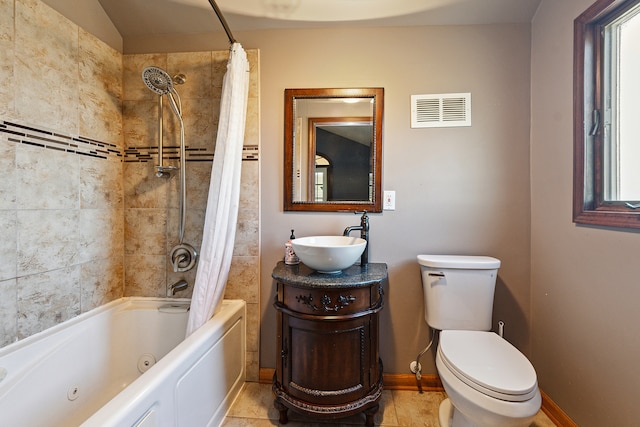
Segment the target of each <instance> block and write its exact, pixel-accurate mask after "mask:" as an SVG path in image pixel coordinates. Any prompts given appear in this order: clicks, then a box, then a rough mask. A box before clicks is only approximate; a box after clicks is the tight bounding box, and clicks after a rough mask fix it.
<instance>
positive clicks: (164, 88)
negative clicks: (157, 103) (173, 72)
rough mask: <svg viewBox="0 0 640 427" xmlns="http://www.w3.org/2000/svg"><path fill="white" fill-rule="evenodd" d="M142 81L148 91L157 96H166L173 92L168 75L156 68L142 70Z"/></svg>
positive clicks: (171, 82)
mask: <svg viewBox="0 0 640 427" xmlns="http://www.w3.org/2000/svg"><path fill="white" fill-rule="evenodd" d="M142 81H144V84H146V85H147V87H148V88H149V89H151V90H152V91H153V92H155V93H157V94H158V95H166V94H168V93H169V92H174V91H175V89H174V88H173V81H172V79H171V77H170V76H169V74H167V73H166V72H165V71H164V70H163V69H161V68H158V67H147V68H145V69H144V70H142Z"/></svg>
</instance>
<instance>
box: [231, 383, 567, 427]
mask: <svg viewBox="0 0 640 427" xmlns="http://www.w3.org/2000/svg"><path fill="white" fill-rule="evenodd" d="M445 397H446V395H445V394H444V393H442V392H426V393H422V394H420V393H418V392H417V391H405V390H385V391H383V393H382V400H381V402H380V411H378V413H377V414H376V416H375V425H380V426H389V427H400V426H402V427H410V426H411V427H413V426H416V427H417V426H426V427H439V426H440V424H439V423H438V406H439V405H440V402H441V401H442V400H443V399H444V398H445ZM278 418H279V413H278V411H277V410H276V409H275V408H274V407H273V395H272V394H271V385H270V384H258V383H252V382H248V383H245V385H244V388H243V390H242V391H241V392H240V395H239V396H238V398H237V399H236V401H235V402H234V404H233V406H232V407H231V409H230V410H229V413H228V414H227V417H226V418H225V419H224V421H223V423H222V427H245V426H251V427H263V426H264V427H266V426H276V425H279V424H278ZM286 425H287V426H288V427H301V426H305V427H318V426H331V427H346V426H355V425H357V426H364V415H356V416H352V417H348V418H343V419H339V420H332V421H325V422H318V421H315V420H311V419H310V418H307V417H304V416H302V415H299V414H296V413H295V412H293V411H289V423H288V424H286ZM530 427H555V424H554V423H553V422H551V421H550V420H549V418H547V416H546V415H545V414H544V413H543V412H542V411H540V412H539V413H538V415H536V417H535V419H534V421H533V423H532V424H531V426H530Z"/></svg>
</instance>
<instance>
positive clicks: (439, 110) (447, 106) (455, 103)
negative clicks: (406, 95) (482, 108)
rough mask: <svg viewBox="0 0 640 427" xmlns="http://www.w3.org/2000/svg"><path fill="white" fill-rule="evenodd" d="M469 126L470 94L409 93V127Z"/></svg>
mask: <svg viewBox="0 0 640 427" xmlns="http://www.w3.org/2000/svg"><path fill="white" fill-rule="evenodd" d="M461 126H471V94H470V93H443V94H432V95H411V127H412V128H434V127H461Z"/></svg>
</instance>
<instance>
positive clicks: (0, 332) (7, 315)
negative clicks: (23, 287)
mask: <svg viewBox="0 0 640 427" xmlns="http://www.w3.org/2000/svg"><path fill="white" fill-rule="evenodd" d="M17 318H18V285H17V281H16V279H15V278H13V279H9V280H0V347H4V346H5V345H8V344H11V343H12V342H13V341H14V340H15V339H16V337H17Z"/></svg>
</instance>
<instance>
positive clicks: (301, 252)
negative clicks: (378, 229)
mask: <svg viewBox="0 0 640 427" xmlns="http://www.w3.org/2000/svg"><path fill="white" fill-rule="evenodd" d="M291 244H292V245H293V250H294V251H295V252H296V255H298V258H300V261H302V262H303V263H304V264H305V265H307V266H308V267H310V268H313V269H314V270H317V271H318V272H319V273H329V274H335V273H340V271H342V270H344V269H345V268H348V267H351V266H352V265H353V264H354V263H355V262H356V261H357V260H358V258H360V256H361V255H362V252H364V248H365V247H366V246H367V241H366V240H364V239H362V238H360V237H350V236H311V237H301V238H299V239H293V240H292V241H291Z"/></svg>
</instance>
